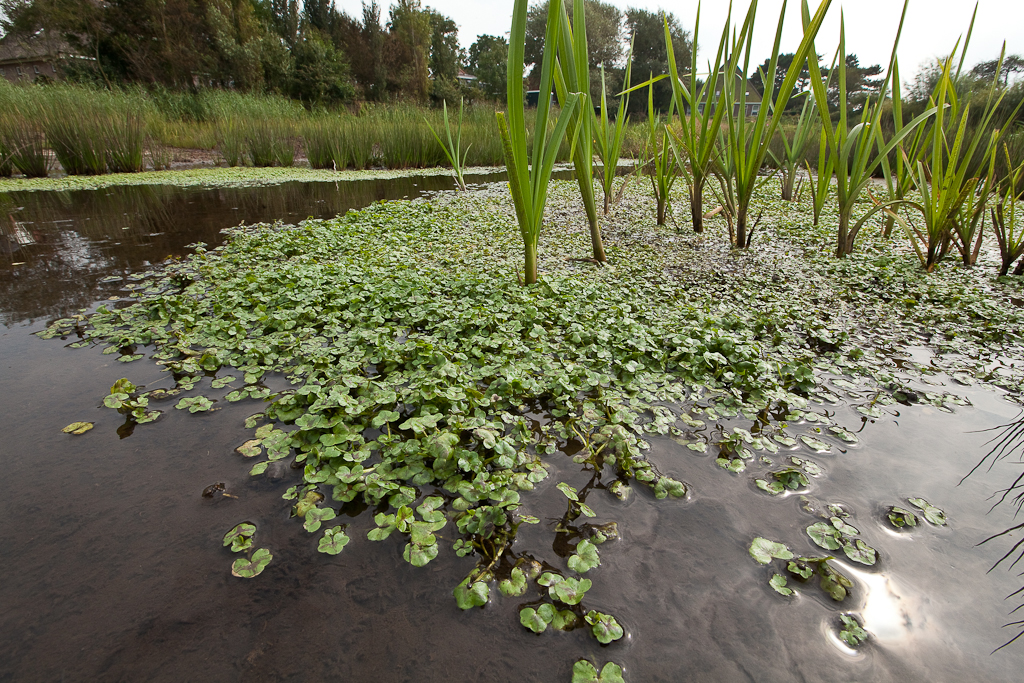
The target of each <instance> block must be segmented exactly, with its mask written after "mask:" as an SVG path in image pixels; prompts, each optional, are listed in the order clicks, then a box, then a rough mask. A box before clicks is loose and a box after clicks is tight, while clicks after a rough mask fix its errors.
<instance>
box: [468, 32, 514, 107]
mask: <svg viewBox="0 0 1024 683" xmlns="http://www.w3.org/2000/svg"><path fill="white" fill-rule="evenodd" d="M467 61H468V68H469V72H470V73H471V74H473V75H474V76H476V77H477V79H478V80H477V87H479V88H480V90H481V91H483V93H484V95H485V96H486V97H488V98H489V99H494V100H501V99H502V98H504V97H505V94H506V90H507V85H506V84H507V78H508V73H507V71H508V41H507V40H505V38H504V37H502V36H488V35H481V36H477V37H476V42H475V43H473V44H472V45H470V47H469V56H468V60H467Z"/></svg>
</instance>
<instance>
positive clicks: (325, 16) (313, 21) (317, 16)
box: [302, 0, 340, 36]
mask: <svg viewBox="0 0 1024 683" xmlns="http://www.w3.org/2000/svg"><path fill="white" fill-rule="evenodd" d="M339 18H340V15H339V14H338V10H337V9H335V7H334V0H303V1H302V21H303V22H304V23H305V24H306V25H307V26H310V27H312V28H315V29H316V30H318V31H320V33H322V34H323V35H325V36H329V35H331V34H332V33H333V29H334V24H335V23H336V22H337V21H338V19H339Z"/></svg>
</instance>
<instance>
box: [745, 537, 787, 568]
mask: <svg viewBox="0 0 1024 683" xmlns="http://www.w3.org/2000/svg"><path fill="white" fill-rule="evenodd" d="M749 551H750V556H751V557H753V558H754V559H755V560H757V562H758V563H760V564H768V563H769V562H771V561H772V558H773V557H777V558H778V559H780V560H790V559H793V553H792V552H791V551H790V550H789V548H787V547H786V546H785V545H783V544H782V543H776V542H775V541H769V540H768V539H767V538H761V537H760V536H758V537H757V538H755V539H754V540H753V541H751V542H750V549H749Z"/></svg>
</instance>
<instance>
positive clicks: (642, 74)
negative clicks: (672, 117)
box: [625, 7, 693, 113]
mask: <svg viewBox="0 0 1024 683" xmlns="http://www.w3.org/2000/svg"><path fill="white" fill-rule="evenodd" d="M666 21H667V22H668V29H669V35H670V36H672V50H673V52H674V53H675V56H676V64H678V65H680V69H681V70H683V69H685V68H686V67H685V65H687V64H689V63H690V52H691V50H692V49H693V42H692V41H691V39H690V35H691V34H690V32H689V31H686V30H683V27H682V25H680V23H679V20H678V19H677V18H676V17H675V15H673V14H671V13H669V14H668V15H662V13H660V12H649V11H648V10H645V9H636V8H633V7H631V8H629V9H627V10H626V17H625V28H626V38H627V40H628V39H629V38H630V37H632V40H633V83H634V84H635V83H640V82H642V81H643V80H644V79H646V78H647V77H648V75H649V74H653V75H654V76H660V75H662V74H667V73H668V50H667V49H666V48H665V22H666ZM680 76H682V73H680ZM642 94H643V93H641V95H642ZM671 99H672V84H671V83H669V82H668V81H667V80H662V81H659V82H658V83H657V84H655V86H654V106H655V107H656V108H657V109H658V110H660V111H664V110H666V109H668V105H669V101H670V100H671ZM646 107H647V101H646V98H645V97H632V98H630V101H629V111H630V113H635V112H645V111H646Z"/></svg>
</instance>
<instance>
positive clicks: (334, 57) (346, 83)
mask: <svg viewBox="0 0 1024 683" xmlns="http://www.w3.org/2000/svg"><path fill="white" fill-rule="evenodd" d="M292 53H293V55H294V58H295V68H294V76H293V81H292V96H293V97H295V98H297V99H300V100H302V101H304V102H307V103H309V104H310V105H318V104H327V103H334V102H340V101H343V100H349V99H352V98H353V97H354V96H355V88H353V87H352V82H351V78H350V76H349V68H348V61H346V60H345V55H344V54H343V53H342V52H340V51H338V50H337V49H335V47H334V45H333V44H332V43H331V42H330V41H329V40H327V39H326V38H324V37H322V36H321V34H320V32H319V31H315V30H314V31H309V32H307V33H306V35H305V36H303V39H302V40H301V41H300V42H298V43H296V45H295V48H294V49H293V50H292Z"/></svg>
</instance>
